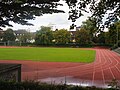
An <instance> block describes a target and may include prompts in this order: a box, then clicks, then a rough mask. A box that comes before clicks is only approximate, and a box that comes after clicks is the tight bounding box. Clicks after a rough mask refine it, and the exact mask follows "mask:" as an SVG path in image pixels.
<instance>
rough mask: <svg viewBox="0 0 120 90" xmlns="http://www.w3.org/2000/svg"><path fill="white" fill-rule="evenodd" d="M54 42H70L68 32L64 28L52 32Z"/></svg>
mask: <svg viewBox="0 0 120 90" xmlns="http://www.w3.org/2000/svg"><path fill="white" fill-rule="evenodd" d="M54 39H55V44H61V45H65V44H67V43H69V42H70V32H68V31H67V30H66V29H60V30H58V31H55V32H54Z"/></svg>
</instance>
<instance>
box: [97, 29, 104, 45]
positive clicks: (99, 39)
mask: <svg viewBox="0 0 120 90" xmlns="http://www.w3.org/2000/svg"><path fill="white" fill-rule="evenodd" d="M98 43H99V44H101V45H104V44H105V32H103V31H101V32H100V34H98Z"/></svg>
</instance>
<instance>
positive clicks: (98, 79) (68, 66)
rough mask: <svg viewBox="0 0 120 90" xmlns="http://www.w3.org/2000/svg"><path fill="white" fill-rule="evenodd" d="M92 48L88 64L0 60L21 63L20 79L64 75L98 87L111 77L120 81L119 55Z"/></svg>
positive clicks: (106, 50)
mask: <svg viewBox="0 0 120 90" xmlns="http://www.w3.org/2000/svg"><path fill="white" fill-rule="evenodd" d="M94 50H96V59H95V62H93V63H89V64H84V63H65V62H62V63H60V62H59V63H58V62H32V61H7V60H1V61H0V62H2V63H3V62H7V63H21V64H22V80H25V79H32V80H38V79H39V80H45V79H50V78H54V80H57V79H58V80H59V79H61V78H60V77H66V78H67V80H68V81H70V79H71V80H72V81H74V82H75V81H76V83H78V82H79V83H81V84H87V85H90V86H92V85H94V86H98V87H106V86H107V85H108V82H110V81H111V80H112V79H117V80H118V82H119V83H120V55H119V54H117V53H115V52H113V51H110V50H108V49H94ZM55 78H56V79H55ZM61 80H62V79H61ZM77 80H78V81H77ZM70 82H71V81H70Z"/></svg>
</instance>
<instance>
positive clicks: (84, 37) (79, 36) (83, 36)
mask: <svg viewBox="0 0 120 90" xmlns="http://www.w3.org/2000/svg"><path fill="white" fill-rule="evenodd" d="M75 40H76V43H78V44H79V45H87V44H90V36H89V32H88V31H87V30H85V29H83V28H81V29H80V30H77V31H76V36H75Z"/></svg>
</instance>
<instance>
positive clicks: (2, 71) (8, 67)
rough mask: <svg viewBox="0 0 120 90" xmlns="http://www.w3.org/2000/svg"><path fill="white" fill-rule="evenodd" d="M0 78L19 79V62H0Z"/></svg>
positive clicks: (7, 79)
mask: <svg viewBox="0 0 120 90" xmlns="http://www.w3.org/2000/svg"><path fill="white" fill-rule="evenodd" d="M0 80H4V81H16V82H20V81H21V64H7V63H0Z"/></svg>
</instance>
